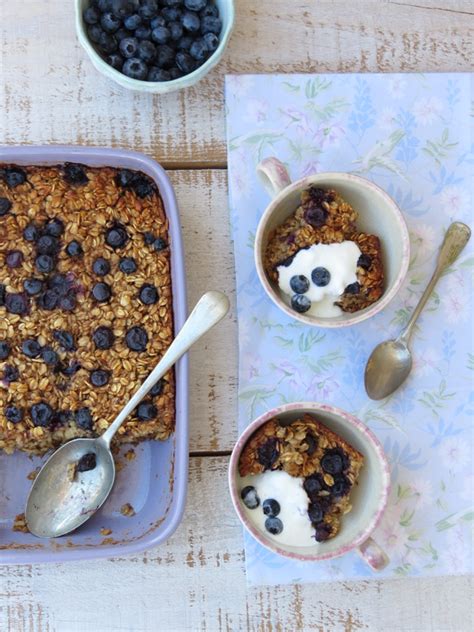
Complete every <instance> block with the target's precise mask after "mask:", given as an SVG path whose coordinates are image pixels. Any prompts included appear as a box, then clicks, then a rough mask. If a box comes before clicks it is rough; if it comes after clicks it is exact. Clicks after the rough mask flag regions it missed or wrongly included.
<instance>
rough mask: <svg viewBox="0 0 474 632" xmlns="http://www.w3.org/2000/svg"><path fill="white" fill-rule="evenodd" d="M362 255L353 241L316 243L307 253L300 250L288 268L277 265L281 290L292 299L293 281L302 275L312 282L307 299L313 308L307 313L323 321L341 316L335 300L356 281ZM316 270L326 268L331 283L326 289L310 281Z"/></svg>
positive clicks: (307, 292) (305, 293)
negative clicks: (358, 264) (291, 281)
mask: <svg viewBox="0 0 474 632" xmlns="http://www.w3.org/2000/svg"><path fill="white" fill-rule="evenodd" d="M361 254H362V253H361V251H360V249H359V246H358V245H357V244H356V243H355V242H353V241H343V242H341V243H335V244H314V245H313V246H311V247H310V248H307V249H306V250H300V251H299V252H298V253H296V255H295V257H294V258H293V261H292V262H291V263H290V265H289V266H278V268H277V271H278V285H279V287H280V290H281V291H282V292H283V294H285V295H286V296H288V297H290V298H291V297H292V296H294V295H295V294H296V292H295V291H294V290H293V289H292V288H291V286H290V280H291V279H292V277H294V276H298V275H303V276H305V277H306V278H307V279H308V281H309V288H308V290H307V291H306V292H304V296H306V297H307V298H308V299H309V300H310V301H311V307H310V309H309V310H308V311H307V312H304V313H306V314H308V315H310V316H319V317H323V318H331V317H334V316H340V315H341V314H342V313H343V312H342V310H341V308H340V307H338V306H337V305H334V301H337V299H338V298H339V297H340V296H341V294H342V293H343V292H344V290H345V289H346V287H347V286H348V285H350V284H351V283H355V282H356V281H357V275H356V271H357V261H358V259H359V257H360V255H361ZM315 268H326V270H327V271H328V272H329V274H330V279H329V283H328V284H327V285H325V286H324V287H321V286H317V285H316V284H315V283H314V282H313V280H312V278H311V273H312V272H313V270H314V269H315Z"/></svg>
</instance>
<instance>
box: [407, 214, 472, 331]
mask: <svg viewBox="0 0 474 632" xmlns="http://www.w3.org/2000/svg"><path fill="white" fill-rule="evenodd" d="M470 237H471V229H470V228H469V226H466V224H463V223H462V222H453V223H452V224H451V225H450V227H449V228H448V230H447V231H446V235H445V236H444V241H443V243H442V245H441V248H440V251H439V254H438V261H437V263H436V268H435V271H434V272H433V276H432V277H431V279H430V282H429V283H428V285H427V287H426V289H425V291H424V292H423V295H422V297H421V298H420V300H419V302H418V305H417V306H416V307H415V309H414V310H413V314H412V315H411V318H410V320H409V321H408V324H407V326H406V327H405V328H404V329H403V330H402V332H401V333H400V335H399V336H398V338H397V340H399V341H404V342H406V343H407V342H408V341H409V339H410V336H411V334H412V332H413V327H414V326H415V323H416V321H417V319H418V316H419V315H420V314H421V312H422V310H423V308H424V306H425V305H426V302H427V301H428V299H429V297H430V296H431V292H432V291H433V289H434V287H435V285H436V283H437V282H438V281H439V278H440V277H441V275H442V274H443V272H444V271H445V270H446V268H448V267H449V266H450V265H452V264H453V263H454V262H455V261H456V259H457V258H458V257H459V255H460V254H461V252H462V250H463V249H464V246H465V245H466V244H467V242H468V241H469V238H470Z"/></svg>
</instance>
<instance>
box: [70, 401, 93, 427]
mask: <svg viewBox="0 0 474 632" xmlns="http://www.w3.org/2000/svg"><path fill="white" fill-rule="evenodd" d="M74 420H75V422H76V424H77V425H78V426H79V428H82V429H83V430H92V415H91V411H90V410H89V408H87V407H83V408H79V410H78V411H76V413H75V415H74Z"/></svg>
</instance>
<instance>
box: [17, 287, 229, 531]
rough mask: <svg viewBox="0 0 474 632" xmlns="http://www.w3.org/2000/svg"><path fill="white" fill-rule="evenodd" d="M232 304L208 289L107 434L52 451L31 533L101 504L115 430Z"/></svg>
mask: <svg viewBox="0 0 474 632" xmlns="http://www.w3.org/2000/svg"><path fill="white" fill-rule="evenodd" d="M228 309H229V300H228V299H227V297H226V296H225V294H222V293H221V292H207V294H204V296H203V297H202V298H201V299H200V300H199V302H198V303H197V305H196V306H195V308H194V309H193V311H192V312H191V314H190V316H189V317H188V319H187V320H186V322H185V323H184V325H183V327H182V329H181V331H180V332H179V333H178V335H177V336H176V338H175V339H174V340H173V342H172V343H171V345H170V347H169V348H168V350H167V351H166V353H165V355H164V356H163V357H162V358H161V360H160V362H159V363H158V364H157V365H156V367H155V368H154V369H153V371H152V372H151V373H150V375H149V376H148V377H147V379H146V380H145V382H144V383H143V384H142V385H141V386H140V388H139V389H138V390H137V392H136V393H135V394H134V395H133V397H132V399H131V400H130V401H129V402H128V403H127V404H126V405H125V406H124V408H123V409H122V411H121V412H120V413H119V414H118V415H117V417H116V419H115V420H114V422H113V423H112V424H111V425H110V426H109V427H108V428H107V430H106V431H105V432H104V434H103V435H102V436H100V437H98V438H97V439H74V440H73V441H69V443H66V444H64V445H63V446H61V447H60V448H59V449H58V450H56V452H54V453H53V454H52V455H51V456H50V457H49V459H48V460H47V461H46V463H45V464H44V465H43V467H42V468H41V470H40V472H39V474H38V476H37V477H36V479H35V482H34V483H33V486H32V488H31V491H30V494H29V496H28V500H27V503H26V510H25V518H26V523H27V525H28V529H29V530H30V532H31V533H33V534H34V535H36V536H38V537H43V538H55V537H58V536H60V535H65V534H66V533H69V532H70V531H74V529H77V527H79V526H80V525H81V524H83V523H84V522H86V520H88V519H89V518H90V517H91V516H92V515H93V514H94V513H95V512H96V511H97V510H98V509H99V507H101V505H103V503H104V502H105V500H106V498H107V496H108V495H109V494H110V491H111V489H112V486H113V484H114V480H115V464H114V458H113V456H112V452H111V451H110V442H111V441H112V438H113V436H114V435H115V433H116V432H117V430H118V429H119V428H120V426H121V425H122V424H123V422H124V421H125V419H126V418H127V417H128V415H129V414H130V413H131V412H132V411H133V410H134V409H135V407H136V406H137V404H139V402H140V401H141V400H142V399H143V398H144V397H145V395H146V394H147V393H148V391H149V390H150V389H151V388H152V387H153V386H154V385H155V384H156V382H158V380H159V379H160V378H161V377H163V375H165V373H166V372H167V371H168V370H169V369H170V368H171V367H172V366H173V365H174V364H175V363H176V362H177V361H178V360H179V358H180V357H181V356H182V355H184V354H185V353H186V351H187V350H188V349H189V347H191V345H193V344H194V343H195V342H196V341H197V340H199V338H201V336H203V335H204V334H205V333H206V332H207V331H209V329H211V327H213V326H214V325H216V324H217V323H218V322H219V321H220V320H221V319H222V318H223V317H224V316H225V315H226V313H227V311H228ZM90 453H93V454H94V455H95V460H96V465H95V467H94V468H93V469H90V470H88V471H83V472H78V471H77V468H76V464H78V462H79V460H80V459H81V458H82V457H84V456H85V455H88V454H90ZM92 458H93V457H92Z"/></svg>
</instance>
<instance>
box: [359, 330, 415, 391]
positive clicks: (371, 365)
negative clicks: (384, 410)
mask: <svg viewBox="0 0 474 632" xmlns="http://www.w3.org/2000/svg"><path fill="white" fill-rule="evenodd" d="M412 364H413V359H412V355H411V352H410V349H409V348H408V347H407V344H406V342H405V341H403V340H399V339H397V340H387V341H385V342H382V343H380V344H379V345H377V346H376V347H375V349H374V350H373V351H372V353H371V355H370V358H369V360H368V362H367V366H366V368H365V377H364V379H365V389H366V391H367V394H368V396H369V397H370V398H371V399H375V400H377V399H384V397H388V395H390V394H391V393H393V392H394V391H395V390H396V389H397V388H398V387H399V386H401V385H402V384H403V382H404V381H405V380H406V378H407V377H408V375H409V373H410V371H411V368H412Z"/></svg>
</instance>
